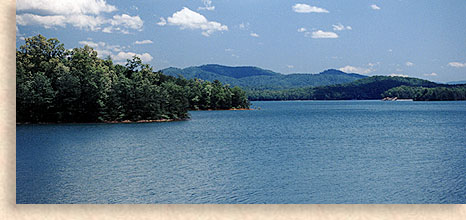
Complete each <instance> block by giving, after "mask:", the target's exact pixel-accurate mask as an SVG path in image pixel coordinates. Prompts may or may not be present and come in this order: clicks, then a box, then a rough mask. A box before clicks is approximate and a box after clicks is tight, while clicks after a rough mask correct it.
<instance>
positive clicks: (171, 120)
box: [16, 118, 190, 125]
mask: <svg viewBox="0 0 466 220" xmlns="http://www.w3.org/2000/svg"><path fill="white" fill-rule="evenodd" d="M188 120H190V118H184V119H153V120H138V121H130V120H124V121H102V122H38V123H31V122H25V123H21V122H16V125H56V124H138V123H157V122H173V121H188Z"/></svg>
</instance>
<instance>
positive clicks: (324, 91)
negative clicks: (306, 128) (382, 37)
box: [248, 76, 466, 100]
mask: <svg viewBox="0 0 466 220" xmlns="http://www.w3.org/2000/svg"><path fill="white" fill-rule="evenodd" d="M403 86H405V87H403ZM400 87H401V88H400ZM407 88H416V91H418V90H420V89H422V91H423V92H424V91H431V92H432V94H434V95H432V97H435V98H427V97H431V96H429V95H426V96H419V95H418V94H417V93H414V92H412V93H406V94H405V95H400V96H398V94H402V92H406V90H408V89H407ZM434 91H435V92H434ZM408 94H409V95H408ZM423 94H424V93H423ZM426 94H431V93H426ZM248 95H249V98H250V100H352V99H359V100H365V99H381V98H383V97H387V96H388V97H398V98H410V99H414V100H465V99H464V98H461V97H464V96H465V95H466V94H465V91H464V85H463V86H461V85H459V86H458V85H456V86H453V85H445V84H438V83H434V82H430V81H427V80H422V79H417V78H409V77H392V76H373V77H368V78H364V79H360V80H357V81H354V82H350V83H344V84H338V85H330V86H319V87H307V88H299V89H289V90H279V91H272V90H266V91H263V90H251V91H248Z"/></svg>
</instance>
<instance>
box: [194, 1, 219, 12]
mask: <svg viewBox="0 0 466 220" xmlns="http://www.w3.org/2000/svg"><path fill="white" fill-rule="evenodd" d="M202 2H203V3H204V7H199V8H198V10H208V11H213V10H215V6H212V1H211V0H202Z"/></svg>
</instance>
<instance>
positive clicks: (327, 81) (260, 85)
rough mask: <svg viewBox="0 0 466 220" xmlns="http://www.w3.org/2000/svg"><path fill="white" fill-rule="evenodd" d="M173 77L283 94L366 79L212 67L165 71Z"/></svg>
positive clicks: (340, 74) (336, 73)
mask: <svg viewBox="0 0 466 220" xmlns="http://www.w3.org/2000/svg"><path fill="white" fill-rule="evenodd" d="M162 71H163V73H164V74H167V75H171V76H178V75H181V76H183V77H184V78H187V79H194V78H197V79H203V80H209V81H213V80H220V81H221V82H223V83H228V84H230V85H235V86H239V87H241V88H243V89H246V90H283V89H292V88H302V87H309V86H324V85H334V84H340V83H348V82H352V81H355V80H358V79H362V78H365V77H366V76H363V75H359V74H354V73H344V72H342V71H339V70H334V69H330V70H326V71H324V72H322V73H320V74H287V75H285V74H280V73H276V72H272V71H270V70H264V69H261V68H258V67H247V66H243V67H241V66H240V67H230V66H222V65H216V64H209V65H203V66H196V67H188V68H185V69H178V68H167V69H164V70H162Z"/></svg>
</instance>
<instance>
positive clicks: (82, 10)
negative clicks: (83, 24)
mask: <svg viewBox="0 0 466 220" xmlns="http://www.w3.org/2000/svg"><path fill="white" fill-rule="evenodd" d="M16 10H17V11H37V12H39V13H41V14H48V15H71V14H92V15H99V14H100V13H103V12H107V13H108V12H113V11H116V10H117V9H116V7H115V6H113V5H109V4H107V3H106V2H105V0H59V1H50V0H16Z"/></svg>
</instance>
